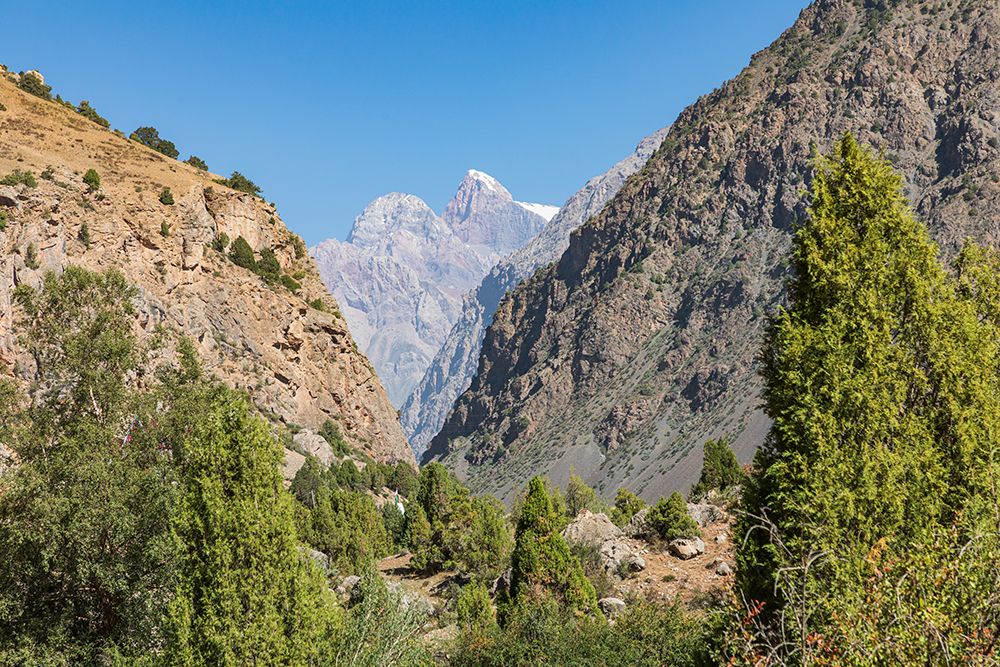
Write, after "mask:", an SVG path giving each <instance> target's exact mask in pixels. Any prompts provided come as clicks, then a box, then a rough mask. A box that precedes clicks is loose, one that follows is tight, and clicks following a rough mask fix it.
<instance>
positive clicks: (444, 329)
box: [311, 170, 555, 405]
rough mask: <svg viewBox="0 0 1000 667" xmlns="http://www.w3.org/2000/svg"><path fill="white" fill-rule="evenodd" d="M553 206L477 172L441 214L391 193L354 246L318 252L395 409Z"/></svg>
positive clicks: (333, 242) (369, 210) (328, 244)
mask: <svg viewBox="0 0 1000 667" xmlns="http://www.w3.org/2000/svg"><path fill="white" fill-rule="evenodd" d="M547 208H551V209H552V211H554V210H555V209H554V208H552V207H539V206H538V205H534V204H523V203H520V202H516V201H514V198H513V197H512V196H511V194H510V193H509V192H508V191H507V190H506V188H504V187H503V186H502V185H501V184H500V183H499V182H498V181H497V180H496V179H495V178H493V177H492V176H490V175H488V174H484V173H483V172H480V171H475V170H470V171H469V172H468V173H467V174H466V175H465V177H464V178H463V179H462V182H461V184H460V185H459V188H458V191H457V192H456V194H455V196H454V197H453V198H452V200H451V201H450V202H449V203H448V205H447V207H446V208H445V211H444V213H443V214H442V215H441V216H438V215H437V214H435V213H434V211H432V210H431V208H430V207H429V206H428V205H427V204H426V203H424V202H423V200H421V199H420V198H419V197H415V196H413V195H408V194H402V193H395V192H394V193H390V194H387V195H384V196H382V197H379V198H378V199H376V200H375V201H373V202H372V203H370V204H369V205H368V206H367V207H366V208H365V210H364V212H363V213H362V214H361V215H360V216H358V217H357V219H356V220H355V221H354V227H353V229H352V230H351V234H350V236H348V238H347V240H346V241H343V242H342V241H338V240H337V239H330V240H327V241H323V242H322V243H320V244H319V245H317V246H316V247H315V248H313V249H312V251H311V253H312V255H313V257H315V259H316V262H317V264H318V266H319V271H320V276H321V277H322V278H323V281H324V282H325V283H326V285H327V286H328V287H329V288H330V291H331V292H333V294H334V295H335V296H336V297H337V300H338V301H339V302H340V304H341V306H342V308H343V309H344V315H345V317H346V318H347V321H348V323H349V325H350V327H351V331H352V332H353V333H354V336H355V337H356V339H357V341H358V344H359V345H360V346H361V349H362V350H363V351H364V352H365V353H366V354H367V355H368V357H369V358H370V359H371V360H372V363H373V364H374V365H375V368H376V370H377V371H378V374H379V377H381V378H382V381H383V382H384V383H385V385H386V388H387V390H388V392H389V398H390V399H391V400H392V402H393V404H394V405H402V403H403V401H404V400H405V399H406V396H407V395H408V394H409V392H410V391H411V390H412V388H413V386H414V385H415V384H416V383H417V382H418V381H419V380H420V377H421V376H422V375H423V373H424V371H425V369H426V368H427V365H428V364H429V363H430V360H431V359H432V358H433V357H434V355H435V354H436V352H437V350H438V348H439V347H440V346H441V343H442V342H443V341H444V339H445V336H447V334H448V332H449V331H450V330H451V327H452V325H453V324H454V323H455V321H456V319H457V318H458V317H459V315H460V313H461V309H462V295H463V294H465V293H466V292H468V291H469V290H470V289H472V288H473V287H474V286H475V285H476V284H477V283H478V282H479V281H480V280H481V279H482V277H483V275H484V274H485V273H486V272H487V271H488V270H489V269H490V267H491V266H493V265H494V264H495V263H496V262H497V260H499V259H500V258H501V257H503V256H506V255H507V254H508V253H510V252H511V250H513V249H515V248H519V247H521V246H522V245H524V244H525V243H526V242H527V241H528V240H529V239H531V238H532V237H533V236H534V235H535V234H537V233H538V231H539V230H540V229H541V228H542V227H543V226H544V225H545V223H546V218H545V217H543V215H541V214H540V213H539V211H540V212H542V213H546V212H547V211H546V209H547ZM548 214H549V215H551V213H550V212H549V213H548Z"/></svg>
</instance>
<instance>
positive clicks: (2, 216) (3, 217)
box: [0, 211, 7, 232]
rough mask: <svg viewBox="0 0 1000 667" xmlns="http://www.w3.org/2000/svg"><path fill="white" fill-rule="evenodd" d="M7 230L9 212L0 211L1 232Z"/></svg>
mask: <svg viewBox="0 0 1000 667" xmlns="http://www.w3.org/2000/svg"><path fill="white" fill-rule="evenodd" d="M6 229H7V211H0V232H2V231H5V230H6Z"/></svg>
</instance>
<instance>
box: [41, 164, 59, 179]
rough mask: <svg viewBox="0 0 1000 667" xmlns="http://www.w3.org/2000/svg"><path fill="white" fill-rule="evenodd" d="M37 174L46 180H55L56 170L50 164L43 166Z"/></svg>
mask: <svg viewBox="0 0 1000 667" xmlns="http://www.w3.org/2000/svg"><path fill="white" fill-rule="evenodd" d="M39 176H41V177H42V179H43V180H46V181H52V180H55V177H56V170H55V169H53V168H52V167H51V166H48V167H45V169H42V173H41V174H39Z"/></svg>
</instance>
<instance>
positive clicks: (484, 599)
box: [455, 582, 497, 633]
mask: <svg viewBox="0 0 1000 667" xmlns="http://www.w3.org/2000/svg"><path fill="white" fill-rule="evenodd" d="M455 612H456V616H458V627H459V628H460V630H461V631H462V632H473V633H483V632H490V631H492V630H494V629H495V627H496V622H497V621H496V612H495V611H494V610H493V601H492V600H490V593H489V591H488V590H486V586H485V584H483V583H481V582H473V583H470V584H466V585H465V586H462V590H461V591H459V593H458V598H457V599H456V600H455Z"/></svg>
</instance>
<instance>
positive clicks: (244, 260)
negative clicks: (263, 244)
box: [229, 236, 257, 271]
mask: <svg viewBox="0 0 1000 667" xmlns="http://www.w3.org/2000/svg"><path fill="white" fill-rule="evenodd" d="M229 259H230V260H232V262H233V264H235V265H236V266H242V267H243V268H244V269H250V270H251V271H256V270H257V260H256V259H255V258H254V254H253V248H251V247H250V244H249V243H247V240H246V239H245V238H243V237H242V236H237V237H236V240H235V241H233V243H232V245H231V246H230V247H229Z"/></svg>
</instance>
